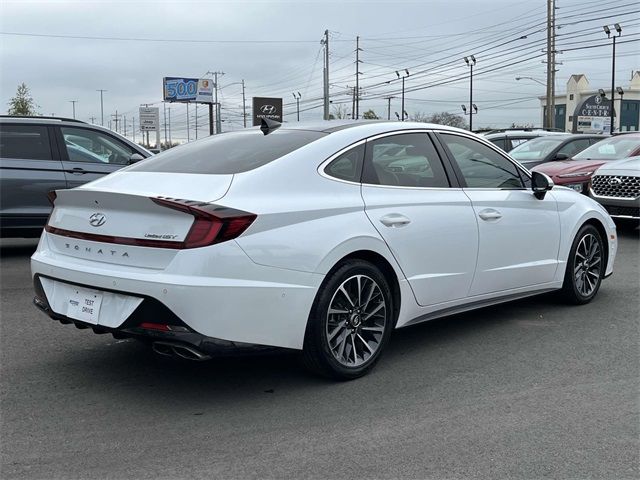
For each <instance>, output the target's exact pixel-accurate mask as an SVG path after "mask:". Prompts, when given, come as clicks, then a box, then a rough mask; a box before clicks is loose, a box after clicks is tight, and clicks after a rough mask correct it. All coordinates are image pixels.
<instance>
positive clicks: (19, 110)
mask: <svg viewBox="0 0 640 480" xmlns="http://www.w3.org/2000/svg"><path fill="white" fill-rule="evenodd" d="M37 107H38V105H36V102H35V101H34V100H33V98H31V93H30V92H29V87H27V85H26V84H25V83H24V82H22V83H21V84H20V85H18V90H17V91H16V95H15V97H13V98H12V99H11V100H9V111H8V113H9V115H20V116H29V115H37V114H38V112H37V110H36V109H37Z"/></svg>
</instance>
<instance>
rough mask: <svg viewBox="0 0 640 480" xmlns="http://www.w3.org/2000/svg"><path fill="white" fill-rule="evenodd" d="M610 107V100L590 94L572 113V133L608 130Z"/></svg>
mask: <svg viewBox="0 0 640 480" xmlns="http://www.w3.org/2000/svg"><path fill="white" fill-rule="evenodd" d="M611 108H612V107H611V100H609V99H607V98H606V97H602V96H600V95H591V96H590V97H588V98H587V99H585V100H584V101H583V102H582V103H580V104H579V105H578V106H577V107H576V110H575V112H574V114H573V129H572V131H573V133H600V132H608V131H609V126H610V125H611ZM614 115H615V112H614Z"/></svg>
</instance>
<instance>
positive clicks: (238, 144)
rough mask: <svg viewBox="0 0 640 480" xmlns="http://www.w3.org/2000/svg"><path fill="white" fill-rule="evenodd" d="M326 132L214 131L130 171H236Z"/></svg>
mask: <svg viewBox="0 0 640 480" xmlns="http://www.w3.org/2000/svg"><path fill="white" fill-rule="evenodd" d="M325 135H327V134H326V133H323V132H313V131H306V130H282V129H280V130H276V131H275V132H272V133H270V134H269V135H263V133H262V132H261V131H260V130H258V129H250V130H242V131H239V132H230V133H223V134H221V135H213V136H210V137H207V138H205V139H202V140H198V141H196V142H192V143H187V144H185V145H181V146H180V147H176V148H172V149H171V150H167V151H166V152H163V153H159V154H158V155H155V156H153V157H151V158H149V159H147V160H144V161H141V162H139V163H137V164H135V165H134V166H132V167H130V168H129V169H128V171H130V172H168V173H207V174H234V173H241V172H247V171H249V170H253V169H254V168H258V167H261V166H263V165H266V164H267V163H269V162H272V161H274V160H276V159H277V158H280V157H282V156H284V155H287V154H288V153H291V152H293V151H294V150H297V149H299V148H301V147H303V146H305V145H307V144H309V143H311V142H313V141H315V140H318V139H319V138H322V137H323V136H325Z"/></svg>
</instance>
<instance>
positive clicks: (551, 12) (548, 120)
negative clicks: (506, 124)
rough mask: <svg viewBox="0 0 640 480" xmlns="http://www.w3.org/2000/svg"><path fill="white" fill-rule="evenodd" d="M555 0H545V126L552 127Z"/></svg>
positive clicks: (554, 109)
mask: <svg viewBox="0 0 640 480" xmlns="http://www.w3.org/2000/svg"><path fill="white" fill-rule="evenodd" d="M555 15H556V14H555V0H547V93H546V96H547V98H546V104H547V112H546V115H545V124H546V125H545V127H546V128H553V127H554V125H555V117H556V115H555V113H556V106H555V76H556V72H555V70H556V52H555V40H556V39H555V36H556V32H555Z"/></svg>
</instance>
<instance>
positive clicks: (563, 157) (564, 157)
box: [554, 153, 569, 160]
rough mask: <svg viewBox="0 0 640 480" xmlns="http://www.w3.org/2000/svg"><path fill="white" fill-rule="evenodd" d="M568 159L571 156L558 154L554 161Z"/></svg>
mask: <svg viewBox="0 0 640 480" xmlns="http://www.w3.org/2000/svg"><path fill="white" fill-rule="evenodd" d="M568 158H569V155H567V154H566V153H557V154H556V157H555V158H554V160H567V159H568Z"/></svg>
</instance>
